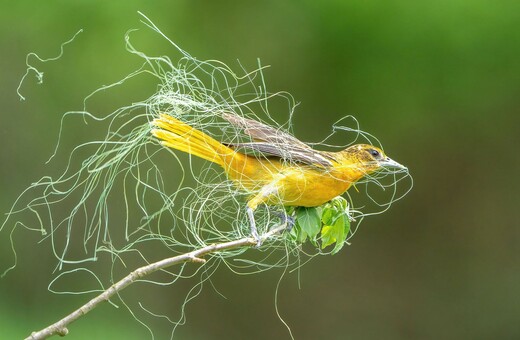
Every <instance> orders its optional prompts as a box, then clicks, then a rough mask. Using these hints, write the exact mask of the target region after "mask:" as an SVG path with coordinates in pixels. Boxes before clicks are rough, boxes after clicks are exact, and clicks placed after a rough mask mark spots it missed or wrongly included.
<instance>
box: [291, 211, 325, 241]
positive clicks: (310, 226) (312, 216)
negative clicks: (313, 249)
mask: <svg viewBox="0 0 520 340" xmlns="http://www.w3.org/2000/svg"><path fill="white" fill-rule="evenodd" d="M320 215H321V214H320V210H319V209H317V208H304V207H300V208H298V210H296V221H298V225H299V226H300V228H301V230H302V231H304V232H305V233H306V234H307V235H308V236H309V238H310V239H311V240H314V239H316V236H317V235H318V234H319V232H320V229H321V216H320Z"/></svg>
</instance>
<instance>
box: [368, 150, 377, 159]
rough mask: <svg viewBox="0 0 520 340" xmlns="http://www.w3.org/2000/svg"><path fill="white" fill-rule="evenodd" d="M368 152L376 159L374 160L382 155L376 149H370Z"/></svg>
mask: <svg viewBox="0 0 520 340" xmlns="http://www.w3.org/2000/svg"><path fill="white" fill-rule="evenodd" d="M368 152H369V153H370V155H372V157H374V158H377V157H379V155H380V153H379V151H377V150H374V149H368Z"/></svg>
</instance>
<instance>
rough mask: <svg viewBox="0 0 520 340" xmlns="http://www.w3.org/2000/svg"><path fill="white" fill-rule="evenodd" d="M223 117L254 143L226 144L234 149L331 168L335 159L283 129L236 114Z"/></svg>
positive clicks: (225, 114) (226, 114) (223, 115)
mask: <svg viewBox="0 0 520 340" xmlns="http://www.w3.org/2000/svg"><path fill="white" fill-rule="evenodd" d="M222 117H223V118H224V119H226V120H227V121H228V122H230V123H231V124H233V125H234V126H237V127H239V128H241V129H243V130H244V132H245V133H246V134H248V135H249V136H250V137H251V138H252V139H253V142H250V143H229V144H226V145H228V146H230V147H232V148H234V149H242V150H243V151H245V152H246V153H247V152H248V151H250V152H256V153H260V154H261V155H264V156H275V157H280V158H282V159H284V160H288V161H292V162H300V163H303V164H308V165H314V166H321V167H330V166H332V162H331V161H334V158H333V157H332V156H331V155H329V154H328V153H325V152H320V151H316V150H313V149H312V148H311V147H310V146H308V145H307V144H305V143H303V142H301V141H300V140H298V139H297V138H295V137H293V136H291V135H290V134H288V133H287V132H285V131H282V130H281V129H275V128H273V127H271V126H268V125H265V124H263V123H260V122H258V121H256V120H252V119H248V118H243V117H240V116H238V115H235V114H230V113H224V114H222Z"/></svg>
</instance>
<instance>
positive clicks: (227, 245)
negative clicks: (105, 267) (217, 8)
mask: <svg viewBox="0 0 520 340" xmlns="http://www.w3.org/2000/svg"><path fill="white" fill-rule="evenodd" d="M286 227H287V224H286V223H284V224H281V225H279V226H277V227H275V228H272V229H271V230H270V231H269V232H267V233H265V234H263V235H262V236H260V241H261V242H263V241H265V240H267V239H268V238H269V237H271V236H273V235H275V234H277V233H280V232H282V231H283V230H284V229H286ZM257 243H258V240H256V239H255V238H253V237H244V238H241V239H238V240H234V241H230V242H224V243H216V244H212V245H209V246H206V247H203V248H200V249H197V250H194V251H191V252H189V253H186V254H181V255H178V256H174V257H170V258H167V259H163V260H160V261H157V262H154V263H151V264H149V265H146V266H143V267H140V268H137V269H136V270H134V271H133V272H131V273H130V274H128V275H127V276H125V277H124V278H123V279H121V280H119V281H118V282H116V283H114V284H113V285H112V286H111V287H110V288H108V289H106V290H105V291H103V292H102V293H101V294H99V295H98V296H96V297H94V298H93V299H92V300H90V301H89V302H87V303H86V304H84V305H83V306H81V307H79V308H78V309H76V310H75V311H73V312H72V313H70V314H69V315H67V316H65V317H64V318H63V319H61V320H59V321H58V322H56V323H54V324H52V325H50V326H48V327H46V328H44V329H42V330H40V331H37V332H33V333H32V334H31V335H30V336H29V337H27V338H26V339H25V340H36V339H46V338H48V337H50V336H52V335H56V334H58V335H60V336H65V335H67V334H68V332H69V330H68V328H67V326H68V325H69V324H71V323H72V322H74V321H76V320H77V319H79V318H80V317H81V316H83V315H85V314H87V313H88V312H90V311H91V310H92V309H94V308H95V307H97V305H99V304H100V303H102V302H104V301H108V300H109V299H110V298H111V297H112V296H114V295H115V294H117V293H119V292H120V291H122V290H123V289H125V288H126V287H128V286H129V285H131V284H132V283H134V282H136V281H137V280H139V279H141V278H143V277H145V276H147V275H150V274H152V273H154V272H156V271H158V270H160V269H164V268H167V267H170V266H173V265H175V264H179V263H184V262H195V263H202V264H203V263H205V262H206V260H204V259H203V258H202V257H203V256H205V255H208V254H211V253H216V252H219V251H223V250H231V249H235V248H239V247H252V246H256V245H257Z"/></svg>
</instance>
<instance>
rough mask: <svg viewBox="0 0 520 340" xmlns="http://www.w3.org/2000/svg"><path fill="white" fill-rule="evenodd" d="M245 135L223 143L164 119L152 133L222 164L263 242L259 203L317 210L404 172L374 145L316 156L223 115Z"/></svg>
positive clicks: (274, 132)
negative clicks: (245, 139)
mask: <svg viewBox="0 0 520 340" xmlns="http://www.w3.org/2000/svg"><path fill="white" fill-rule="evenodd" d="M222 117H223V118H224V119H226V120H227V121H228V122H229V123H231V124H233V125H234V126H236V127H238V128H241V129H243V130H244V132H245V133H246V134H248V135H249V136H250V137H251V138H252V141H251V142H249V143H221V142H219V141H217V140H215V139H214V138H212V137H210V136H208V135H207V134H205V133H204V132H202V131H200V130H197V129H195V128H193V127H191V126H190V125H188V124H186V123H184V122H182V121H180V120H178V119H176V118H173V117H172V116H170V115H167V114H161V115H160V116H159V117H158V118H156V119H154V121H153V122H152V125H153V126H154V127H155V128H154V129H152V131H151V132H152V134H153V135H154V136H155V137H157V138H158V139H160V140H161V144H162V145H164V146H166V147H170V148H173V149H177V150H180V151H183V152H187V153H190V154H192V155H195V156H198V157H200V158H203V159H205V160H208V161H210V162H213V163H216V164H218V165H220V166H221V167H222V168H223V169H224V171H225V172H226V174H227V176H228V178H230V179H231V180H232V181H234V182H235V183H236V185H238V186H239V187H240V188H241V189H243V190H245V191H246V192H248V193H250V197H249V199H248V201H247V214H248V217H249V220H250V223H251V233H252V235H253V237H255V238H256V239H257V240H258V241H259V243H260V239H259V236H258V233H257V230H256V225H255V219H254V211H255V209H256V208H257V207H258V206H259V205H260V204H267V205H283V206H301V207H316V206H320V205H322V204H324V203H326V202H328V201H330V200H331V199H333V198H334V197H336V196H339V195H341V194H343V193H344V192H345V191H347V189H348V188H350V186H351V185H352V184H354V183H356V182H357V181H358V180H360V179H361V178H363V177H364V176H366V175H368V174H370V173H373V172H374V171H376V170H378V169H380V168H381V167H396V168H401V169H406V168H405V167H404V166H403V165H401V164H399V163H397V162H395V161H394V160H392V159H390V158H389V157H387V156H386V155H385V154H384V153H383V151H382V150H381V149H379V148H377V147H375V146H372V145H367V144H356V145H352V146H349V147H348V148H346V149H344V150H342V151H338V152H327V151H317V150H314V149H312V148H311V147H310V146H308V145H307V144H305V143H303V142H301V141H299V140H298V139H296V138H295V137H293V136H291V135H289V134H288V133H286V132H283V131H281V130H280V129H276V128H273V127H270V126H268V125H265V124H263V123H260V122H257V121H255V120H252V119H247V118H243V117H240V116H238V115H235V114H228V113H224V114H223V115H222Z"/></svg>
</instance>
